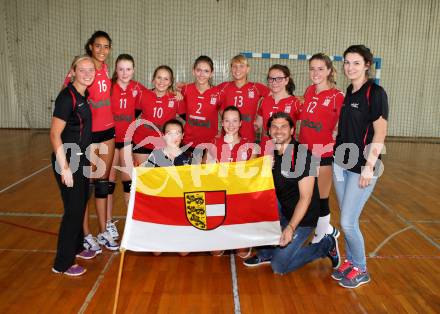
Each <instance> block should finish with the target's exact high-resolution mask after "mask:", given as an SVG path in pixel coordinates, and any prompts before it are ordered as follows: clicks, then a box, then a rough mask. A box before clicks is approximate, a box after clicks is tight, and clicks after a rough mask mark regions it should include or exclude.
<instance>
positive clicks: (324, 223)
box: [312, 214, 333, 243]
mask: <svg viewBox="0 0 440 314" xmlns="http://www.w3.org/2000/svg"><path fill="white" fill-rule="evenodd" d="M332 231H333V227H332V225H331V224H330V214H328V215H327V216H323V217H319V219H318V223H317V224H316V228H315V236H314V237H313V239H312V243H318V242H319V241H321V239H322V238H323V237H324V236H325V235H326V234H330V233H332Z"/></svg>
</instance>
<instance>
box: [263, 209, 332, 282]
mask: <svg viewBox="0 0 440 314" xmlns="http://www.w3.org/2000/svg"><path fill="white" fill-rule="evenodd" d="M280 222H281V227H282V228H283V229H284V228H285V227H286V226H287V224H288V222H289V221H288V220H287V219H286V217H284V215H283V214H282V213H280ZM314 229H315V228H314V227H297V228H296V230H295V234H294V235H293V239H292V242H290V243H289V244H288V245H286V246H285V247H264V248H262V249H259V250H258V252H257V256H258V257H260V258H263V259H270V260H271V263H270V264H271V267H272V270H273V272H274V273H278V274H285V273H288V272H291V271H294V270H296V269H298V268H300V267H302V266H304V265H305V264H307V263H310V262H312V261H314V260H315V259H318V258H321V257H325V256H327V253H328V251H329V249H330V247H331V245H332V240H331V239H330V236H328V235H327V236H325V237H324V238H323V239H322V240H321V241H320V242H319V243H314V244H310V245H307V246H303V245H304V243H305V242H306V241H307V239H308V237H309V236H310V234H311V233H312V232H313V230H314Z"/></svg>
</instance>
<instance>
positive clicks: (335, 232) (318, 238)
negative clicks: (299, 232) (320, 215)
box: [309, 225, 341, 244]
mask: <svg viewBox="0 0 440 314" xmlns="http://www.w3.org/2000/svg"><path fill="white" fill-rule="evenodd" d="M330 226H331V227H332V232H330V233H324V234H316V233H315V234H314V235H313V238H312V241H310V243H309V244H314V243H319V242H320V241H321V240H322V239H323V238H324V237H325V236H326V235H327V234H328V235H331V236H332V237H334V238H336V239H337V238H339V235H340V234H341V233H340V232H339V230H338V229H337V228H335V227H334V226H332V225H330Z"/></svg>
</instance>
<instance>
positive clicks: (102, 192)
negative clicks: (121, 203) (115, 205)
mask: <svg viewBox="0 0 440 314" xmlns="http://www.w3.org/2000/svg"><path fill="white" fill-rule="evenodd" d="M108 183H109V182H108V180H101V179H99V180H96V181H95V198H107V195H108V188H109V185H108Z"/></svg>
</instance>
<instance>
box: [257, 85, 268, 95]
mask: <svg viewBox="0 0 440 314" xmlns="http://www.w3.org/2000/svg"><path fill="white" fill-rule="evenodd" d="M255 87H256V88H257V90H258V92H259V93H260V95H261V97H266V96H267V95H269V93H270V89H269V87H267V86H266V85H264V84H261V83H255Z"/></svg>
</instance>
